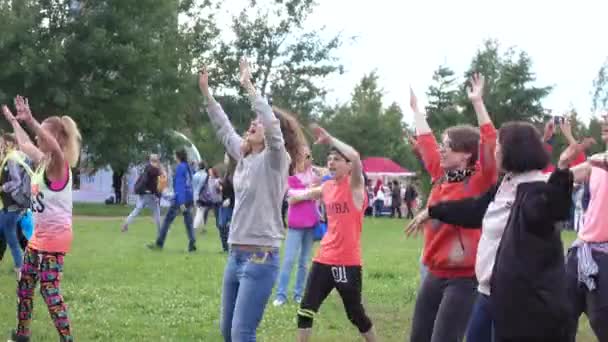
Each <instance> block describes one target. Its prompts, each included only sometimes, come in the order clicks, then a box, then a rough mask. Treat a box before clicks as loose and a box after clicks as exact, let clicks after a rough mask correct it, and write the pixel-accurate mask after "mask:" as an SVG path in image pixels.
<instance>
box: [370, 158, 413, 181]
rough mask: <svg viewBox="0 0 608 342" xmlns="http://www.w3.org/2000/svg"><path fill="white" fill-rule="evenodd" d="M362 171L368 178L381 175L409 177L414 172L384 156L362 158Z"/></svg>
mask: <svg viewBox="0 0 608 342" xmlns="http://www.w3.org/2000/svg"><path fill="white" fill-rule="evenodd" d="M363 171H364V172H365V173H366V174H367V176H368V177H370V178H381V177H382V178H383V177H395V178H398V177H411V176H415V175H416V173H415V172H411V171H409V170H407V169H406V168H404V167H402V166H401V165H399V164H397V163H395V162H394V161H392V160H390V159H388V158H384V157H369V158H365V159H364V160H363Z"/></svg>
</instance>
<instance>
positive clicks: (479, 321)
mask: <svg viewBox="0 0 608 342" xmlns="http://www.w3.org/2000/svg"><path fill="white" fill-rule="evenodd" d="M490 310H491V308H490V297H488V296H486V295H484V294H483V293H480V292H477V299H476V300H475V305H474V306H473V313H472V314H471V319H470V320H469V328H468V329H467V342H492V341H494V320H493V319H492V312H491V311H490Z"/></svg>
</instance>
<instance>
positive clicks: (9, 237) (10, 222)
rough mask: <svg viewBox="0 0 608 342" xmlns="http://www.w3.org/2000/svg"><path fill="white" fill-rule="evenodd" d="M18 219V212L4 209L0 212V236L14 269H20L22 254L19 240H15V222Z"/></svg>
mask: <svg viewBox="0 0 608 342" xmlns="http://www.w3.org/2000/svg"><path fill="white" fill-rule="evenodd" d="M19 217H21V212H19V211H8V210H6V209H3V210H2V211H0V234H2V235H3V236H4V239H5V240H6V243H7V244H8V247H9V248H10V250H11V254H12V255H13V261H14V263H15V268H21V265H22V264H23V254H22V253H21V247H20V246H19V239H17V221H18V220H19Z"/></svg>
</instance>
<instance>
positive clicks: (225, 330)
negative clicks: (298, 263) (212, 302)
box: [220, 248, 279, 342]
mask: <svg viewBox="0 0 608 342" xmlns="http://www.w3.org/2000/svg"><path fill="white" fill-rule="evenodd" d="M278 272H279V249H278V248H275V249H272V250H271V251H266V252H247V251H242V250H239V249H234V248H231V250H230V255H229V256H228V262H227V263H226V269H225V270H224V284H223V289H222V314H221V322H220V330H221V332H222V335H223V336H224V341H225V342H255V340H256V330H257V328H258V325H260V322H261V321H262V316H263V315H264V309H265V308H266V304H267V303H268V299H269V298H270V295H271V294H272V288H273V287H274V283H275V281H276V279H277V273H278Z"/></svg>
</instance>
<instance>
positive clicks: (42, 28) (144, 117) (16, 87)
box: [0, 0, 217, 167]
mask: <svg viewBox="0 0 608 342" xmlns="http://www.w3.org/2000/svg"><path fill="white" fill-rule="evenodd" d="M70 2H71V1H67V0H66V1H30V0H24V1H13V2H12V4H11V3H10V2H9V1H2V2H0V6H2V7H1V8H2V11H1V13H0V22H2V24H1V25H2V26H3V27H2V29H3V37H2V38H0V56H2V58H3V60H6V61H10V62H9V63H7V64H6V65H5V66H4V67H3V69H2V71H1V72H0V84H2V90H1V91H0V101H2V102H3V103H7V102H10V101H11V99H12V97H13V96H15V95H16V94H25V95H27V96H28V97H29V98H30V99H31V101H30V103H31V105H32V109H33V111H34V112H35V113H36V114H38V116H40V117H46V116H49V115H57V114H68V115H70V116H72V117H73V118H74V119H75V120H76V122H77V123H78V124H79V126H80V129H81V131H82V134H83V136H84V144H85V148H86V151H87V156H88V158H89V159H90V160H89V161H90V162H91V163H92V164H93V165H105V164H109V163H110V164H113V165H115V166H118V167H122V166H126V165H128V164H130V163H132V162H137V161H138V160H141V158H142V157H143V154H144V153H147V152H150V151H155V152H157V151H158V149H159V144H160V143H161V142H163V147H164V148H165V149H166V148H169V147H170V145H171V144H170V141H169V140H168V134H169V132H170V131H171V130H172V129H175V128H179V127H182V126H186V124H185V123H186V121H187V120H188V117H189V116H191V115H192V114H193V112H194V111H193V109H194V108H196V105H193V103H196V102H197V101H198V99H197V97H195V96H194V95H195V94H196V92H195V89H196V88H195V87H194V86H193V85H194V83H193V82H192V74H191V71H192V62H193V57H194V56H193V55H192V53H193V51H196V50H193V49H191V47H192V46H193V41H194V40H197V41H198V42H197V44H198V46H199V48H209V47H210V46H211V45H210V43H212V42H213V41H214V38H215V36H216V35H217V29H216V28H215V26H214V24H213V22H212V21H210V20H209V19H208V17H206V18H207V19H205V20H195V21H194V23H193V24H192V25H191V26H179V25H178V21H177V18H178V15H179V14H180V13H184V15H187V14H188V12H189V11H192V10H193V8H194V7H193V6H194V5H193V4H192V2H189V3H188V2H184V1H182V2H181V3H180V2H179V1H177V0H172V1H166V0H143V1H138V2H131V1H118V0H107V1H81V2H80V3H81V4H82V7H81V8H80V9H79V10H76V11H70V8H69V4H70ZM206 6H210V4H206ZM5 32H6V34H5Z"/></svg>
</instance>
